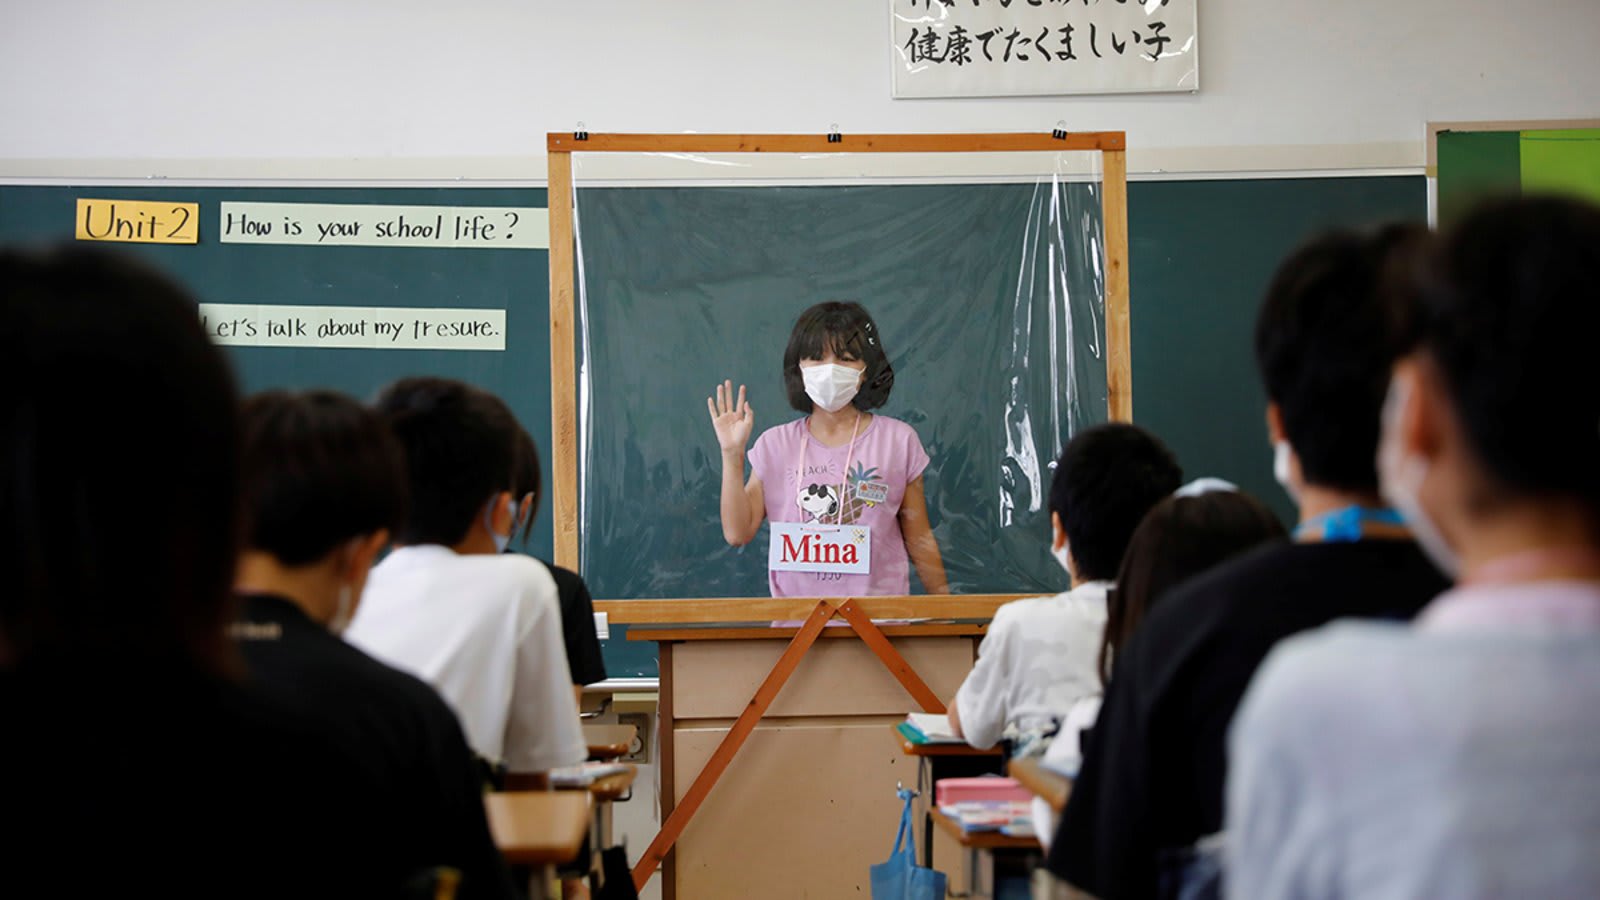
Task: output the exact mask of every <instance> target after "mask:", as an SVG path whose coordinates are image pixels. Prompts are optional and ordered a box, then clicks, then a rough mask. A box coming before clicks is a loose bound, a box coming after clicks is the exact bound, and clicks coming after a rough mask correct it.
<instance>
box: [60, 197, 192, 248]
mask: <svg viewBox="0 0 1600 900" xmlns="http://www.w3.org/2000/svg"><path fill="white" fill-rule="evenodd" d="M77 238H78V240H80V241H123V242H126V243H133V244H195V243H199V241H200V204H198V203H169V202H165V201H149V200H89V199H86V198H83V197H79V198H78V223H77Z"/></svg>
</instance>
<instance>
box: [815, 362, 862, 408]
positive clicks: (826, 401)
mask: <svg viewBox="0 0 1600 900" xmlns="http://www.w3.org/2000/svg"><path fill="white" fill-rule="evenodd" d="M862 373H863V370H861V369H852V368H850V367H849V366H841V365H836V364H834V363H823V364H821V365H817V366H801V367H800V377H801V378H802V379H804V380H805V383H806V396H807V397H810V398H811V402H812V403H815V404H816V405H817V406H819V407H821V408H822V409H825V410H827V411H828V412H838V411H839V410H841V409H844V407H845V404H847V403H849V402H850V401H851V400H854V399H855V397H856V392H857V391H859V390H861V376H862Z"/></svg>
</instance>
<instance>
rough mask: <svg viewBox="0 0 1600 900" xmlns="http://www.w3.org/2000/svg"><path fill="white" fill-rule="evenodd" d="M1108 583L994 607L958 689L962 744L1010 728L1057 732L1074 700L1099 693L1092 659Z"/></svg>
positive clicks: (992, 739) (987, 740) (989, 739)
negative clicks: (987, 626) (962, 735)
mask: <svg viewBox="0 0 1600 900" xmlns="http://www.w3.org/2000/svg"><path fill="white" fill-rule="evenodd" d="M1110 586H1111V583H1110V582H1107V581H1091V582H1087V583H1085V584H1081V585H1079V586H1078V587H1076V588H1074V589H1072V590H1070V591H1067V592H1066V593H1064V594H1057V595H1055V596H1054V597H1029V598H1027V599H1024V600H1014V601H1012V602H1010V603H1007V604H1006V605H1004V606H1002V607H1000V608H999V609H997V610H995V613H994V621H993V622H991V623H990V624H989V632H988V634H986V635H984V638H983V643H982V644H980V645H979V647H978V662H977V665H975V666H973V668H972V672H971V673H969V674H968V675H967V680H966V681H964V682H962V683H961V690H959V691H957V692H956V712H957V714H959V715H960V717H961V733H962V734H964V735H966V738H967V743H969V744H971V745H972V746H974V747H978V748H985V747H993V746H994V745H995V744H996V743H998V742H999V740H1000V738H1001V737H1002V736H1003V735H1005V734H1006V733H1007V732H1008V731H1009V732H1012V733H1016V734H1023V735H1026V734H1027V733H1029V732H1030V731H1033V730H1037V729H1046V730H1054V728H1055V725H1056V723H1058V722H1059V721H1060V720H1061V719H1062V717H1064V716H1065V715H1066V714H1067V712H1068V711H1069V710H1071V709H1072V707H1073V705H1074V704H1076V703H1077V702H1078V701H1079V700H1082V699H1083V698H1085V697H1090V696H1094V695H1097V694H1099V693H1100V676H1099V673H1097V672H1096V671H1095V662H1096V660H1097V659H1098V657H1099V655H1100V638H1101V635H1102V634H1104V632H1105V630H1106V590H1107V589H1108V588H1110Z"/></svg>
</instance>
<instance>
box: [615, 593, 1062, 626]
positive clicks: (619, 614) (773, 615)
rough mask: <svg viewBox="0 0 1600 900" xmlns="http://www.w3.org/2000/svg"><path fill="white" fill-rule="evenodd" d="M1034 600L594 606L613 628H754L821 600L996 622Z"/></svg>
mask: <svg viewBox="0 0 1600 900" xmlns="http://www.w3.org/2000/svg"><path fill="white" fill-rule="evenodd" d="M1035 596H1038V594H1037V593H1034V594H906V595H901V596H894V597H853V598H846V597H785V598H782V599H775V598H772V597H706V598H683V599H662V600H656V599H651V600H644V599H641V600H596V601H595V604H594V609H595V612H603V613H605V614H606V615H607V617H609V619H610V621H611V623H612V624H614V625H663V624H683V623H689V622H755V621H762V622H765V621H787V620H790V619H804V618H806V617H807V616H809V615H811V611H812V610H813V609H815V608H816V606H817V602H818V601H819V600H827V601H828V602H829V603H832V604H834V605H835V606H838V605H843V604H844V602H845V601H846V600H847V599H853V600H855V602H856V605H857V606H858V607H860V608H861V610H862V611H863V612H865V613H866V614H867V616H868V617H869V618H873V619H920V618H939V619H992V618H994V611H995V610H996V609H999V608H1000V607H1001V606H1003V605H1004V604H1007V603H1010V602H1011V601H1013V600H1018V599H1021V598H1023V597H1035Z"/></svg>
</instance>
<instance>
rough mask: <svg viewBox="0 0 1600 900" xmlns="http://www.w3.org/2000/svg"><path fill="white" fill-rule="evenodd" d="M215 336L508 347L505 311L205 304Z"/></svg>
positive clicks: (401, 346)
mask: <svg viewBox="0 0 1600 900" xmlns="http://www.w3.org/2000/svg"><path fill="white" fill-rule="evenodd" d="M200 322H201V325H202V326H204V328H205V330H206V334H207V335H208V336H209V337H210V338H211V340H212V341H213V342H215V343H218V344H223V345H226V346H234V347H324V348H345V349H358V350H504V349H505V348H506V311H505V310H503V309H417V308H411V307H369V306H279V305H273V304H251V303H202V304H200Z"/></svg>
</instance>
